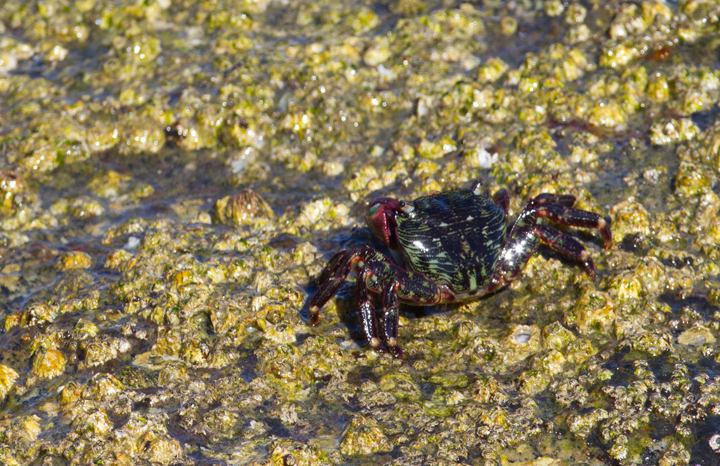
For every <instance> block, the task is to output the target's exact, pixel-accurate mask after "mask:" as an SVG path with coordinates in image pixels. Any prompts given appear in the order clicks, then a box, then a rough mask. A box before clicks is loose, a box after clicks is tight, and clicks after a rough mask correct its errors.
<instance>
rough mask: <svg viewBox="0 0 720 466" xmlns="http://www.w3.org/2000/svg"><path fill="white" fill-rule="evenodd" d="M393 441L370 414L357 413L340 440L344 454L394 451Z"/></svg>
mask: <svg viewBox="0 0 720 466" xmlns="http://www.w3.org/2000/svg"><path fill="white" fill-rule="evenodd" d="M393 448H394V446H393V443H392V441H391V440H390V439H389V438H388V437H387V436H386V435H385V434H384V433H383V431H382V429H381V428H380V424H379V423H378V422H377V421H376V420H374V419H373V418H372V417H369V416H362V415H357V416H355V417H354V418H353V420H352V421H350V424H349V426H348V427H347V429H346V430H345V433H344V434H343V437H342V440H340V451H341V452H342V454H343V455H348V456H350V455H370V454H373V453H378V452H384V451H392V450H393Z"/></svg>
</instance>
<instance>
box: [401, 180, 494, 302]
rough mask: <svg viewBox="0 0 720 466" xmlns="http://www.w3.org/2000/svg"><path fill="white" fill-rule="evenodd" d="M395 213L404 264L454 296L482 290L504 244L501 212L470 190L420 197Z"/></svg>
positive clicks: (483, 196) (489, 200)
mask: <svg viewBox="0 0 720 466" xmlns="http://www.w3.org/2000/svg"><path fill="white" fill-rule="evenodd" d="M410 205H412V206H413V210H412V212H411V213H409V214H407V215H398V216H397V217H396V220H397V225H398V228H397V235H398V240H399V243H400V246H401V250H402V253H403V256H404V258H405V265H406V267H407V268H408V269H410V270H414V271H417V272H421V273H423V274H425V275H426V276H427V277H428V278H429V279H431V280H433V281H434V282H436V283H437V284H438V285H447V286H449V287H450V289H451V290H452V291H453V292H454V293H455V294H456V295H462V294H464V293H472V292H473V291H475V290H478V289H482V288H485V287H486V286H487V285H488V283H489V281H490V277H491V276H492V270H494V268H495V264H496V262H497V261H498V259H499V257H500V252H501V250H502V248H503V245H504V244H505V235H506V224H505V213H504V212H503V210H502V209H501V208H500V207H498V206H497V205H495V203H493V201H492V200H491V199H489V197H488V196H487V195H485V194H480V195H475V194H474V193H473V192H472V191H471V190H469V189H462V190H455V191H448V192H444V193H440V194H435V195H432V196H426V197H421V198H419V199H417V200H415V201H413V202H412V203H410Z"/></svg>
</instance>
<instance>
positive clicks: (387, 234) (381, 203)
mask: <svg viewBox="0 0 720 466" xmlns="http://www.w3.org/2000/svg"><path fill="white" fill-rule="evenodd" d="M400 208H401V202H400V201H398V200H397V199H392V198H389V197H378V198H376V199H373V201H372V202H370V204H368V210H367V213H366V214H365V222H366V223H367V225H368V226H369V227H370V230H372V232H373V233H374V234H375V236H377V237H378V238H380V239H381V240H382V241H383V242H384V243H385V244H387V245H388V246H389V247H390V249H397V240H396V238H395V230H396V229H397V223H396V222H395V214H396V213H397V211H398V210H400Z"/></svg>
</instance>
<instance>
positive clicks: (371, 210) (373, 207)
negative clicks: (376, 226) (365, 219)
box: [368, 204, 380, 217]
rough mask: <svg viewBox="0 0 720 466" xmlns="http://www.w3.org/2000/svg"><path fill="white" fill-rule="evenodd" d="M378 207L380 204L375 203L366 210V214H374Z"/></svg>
mask: <svg viewBox="0 0 720 466" xmlns="http://www.w3.org/2000/svg"><path fill="white" fill-rule="evenodd" d="M379 208H380V204H375V205H374V206H372V207H370V210H368V215H369V216H371V217H372V216H373V215H375V213H376V212H377V211H378V209H379Z"/></svg>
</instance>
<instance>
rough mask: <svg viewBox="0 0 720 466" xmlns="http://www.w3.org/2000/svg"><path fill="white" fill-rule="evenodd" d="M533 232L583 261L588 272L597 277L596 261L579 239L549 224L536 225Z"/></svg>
mask: <svg viewBox="0 0 720 466" xmlns="http://www.w3.org/2000/svg"><path fill="white" fill-rule="evenodd" d="M533 233H534V234H535V235H536V236H537V237H539V238H540V239H542V240H543V242H544V243H545V244H547V245H548V246H550V247H551V248H552V249H554V250H556V251H558V252H560V253H562V254H565V255H566V256H569V257H572V258H573V259H575V260H578V261H580V262H582V263H583V265H585V270H587V273H588V274H589V275H590V276H591V277H592V278H595V276H596V274H595V263H594V262H593V260H592V258H591V257H590V254H588V252H587V250H586V249H585V246H583V245H582V244H580V242H579V241H578V240H576V239H575V238H573V237H572V236H570V235H566V234H565V233H563V232H561V231H559V230H556V229H555V228H553V227H549V226H547V225H538V226H536V227H535V229H534V230H533Z"/></svg>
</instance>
